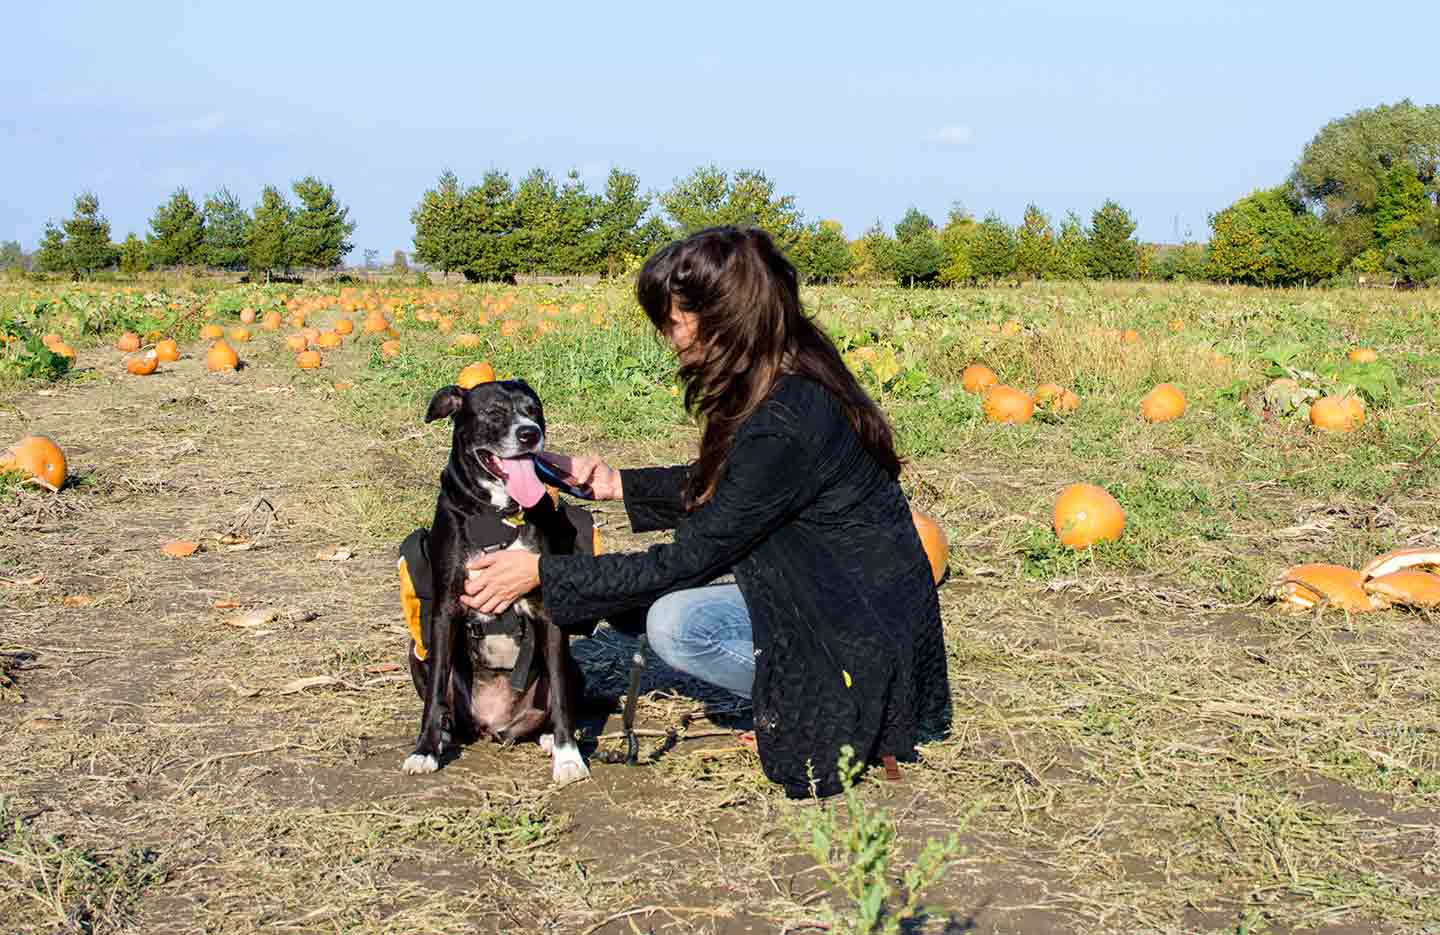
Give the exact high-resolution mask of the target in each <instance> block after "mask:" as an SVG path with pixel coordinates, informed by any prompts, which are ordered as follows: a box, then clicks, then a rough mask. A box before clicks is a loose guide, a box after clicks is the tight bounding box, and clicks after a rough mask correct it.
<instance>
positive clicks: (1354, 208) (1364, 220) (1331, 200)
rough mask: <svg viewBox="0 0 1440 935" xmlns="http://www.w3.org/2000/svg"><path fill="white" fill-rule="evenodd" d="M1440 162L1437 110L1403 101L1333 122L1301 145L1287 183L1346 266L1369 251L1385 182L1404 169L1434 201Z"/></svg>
mask: <svg viewBox="0 0 1440 935" xmlns="http://www.w3.org/2000/svg"><path fill="white" fill-rule="evenodd" d="M1437 162H1440V106H1430V107H1419V106H1417V105H1415V104H1414V103H1412V102H1411V101H1410V100H1409V99H1408V98H1407V99H1405V100H1402V101H1400V102H1399V103H1397V104H1394V105H1385V104H1382V105H1380V106H1378V107H1372V108H1368V109H1364V110H1357V111H1355V112H1354V113H1351V114H1347V115H1346V116H1344V117H1341V118H1338V119H1336V120H1332V121H1330V122H1329V123H1327V124H1326V125H1325V126H1324V127H1321V129H1320V132H1318V133H1316V134H1315V137H1314V138H1313V139H1312V140H1311V141H1310V142H1309V143H1308V144H1306V146H1305V149H1304V151H1302V152H1301V154H1300V158H1299V160H1298V161H1297V162H1296V164H1295V169H1294V171H1293V172H1292V173H1291V176H1290V182H1291V184H1292V185H1293V186H1294V188H1295V190H1296V191H1297V192H1298V193H1299V195H1300V197H1301V198H1302V199H1304V200H1305V202H1306V203H1307V204H1308V205H1309V206H1311V207H1313V208H1317V209H1319V210H1320V211H1321V215H1322V217H1323V219H1324V220H1325V223H1326V225H1327V226H1328V227H1329V229H1330V232H1331V237H1332V239H1333V240H1334V241H1335V243H1336V245H1337V247H1338V248H1339V249H1340V251H1341V260H1342V261H1343V262H1347V263H1348V262H1349V261H1350V260H1351V258H1353V257H1355V256H1357V255H1359V254H1360V253H1361V252H1363V251H1365V250H1366V249H1368V248H1369V247H1370V246H1371V243H1372V241H1373V238H1374V237H1375V236H1376V230H1375V228H1376V223H1375V221H1374V218H1373V215H1374V214H1375V212H1376V210H1377V208H1378V206H1379V202H1380V197H1381V192H1382V190H1384V189H1385V187H1386V180H1387V177H1388V176H1389V175H1390V173H1391V171H1392V170H1393V169H1394V168H1396V167H1397V166H1409V167H1410V168H1412V169H1413V170H1414V172H1415V177H1416V178H1417V179H1418V180H1419V181H1420V183H1421V184H1422V185H1424V186H1425V187H1426V189H1427V190H1428V191H1429V192H1430V194H1431V197H1432V198H1433V197H1434V193H1435V186H1436V165H1437Z"/></svg>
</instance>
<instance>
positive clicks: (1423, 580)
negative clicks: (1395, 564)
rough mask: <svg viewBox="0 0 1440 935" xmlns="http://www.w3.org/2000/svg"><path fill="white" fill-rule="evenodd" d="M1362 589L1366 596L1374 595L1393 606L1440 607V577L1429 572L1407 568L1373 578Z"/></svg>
mask: <svg viewBox="0 0 1440 935" xmlns="http://www.w3.org/2000/svg"><path fill="white" fill-rule="evenodd" d="M1361 587H1363V588H1364V589H1365V593H1366V594H1370V595H1373V596H1375V597H1378V598H1380V599H1381V600H1384V601H1388V602H1389V603H1391V604H1404V605H1405V606H1407V607H1440V575H1435V574H1431V573H1430V572H1428V571H1419V570H1418V569H1414V568H1406V569H1404V570H1402V571H1392V572H1390V574H1388V575H1381V576H1380V577H1379V578H1371V579H1370V580H1368V581H1366V582H1364V583H1363V584H1362V585H1361Z"/></svg>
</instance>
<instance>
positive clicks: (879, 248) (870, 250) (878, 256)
mask: <svg viewBox="0 0 1440 935" xmlns="http://www.w3.org/2000/svg"><path fill="white" fill-rule="evenodd" d="M859 243H860V254H861V256H860V262H858V263H857V264H856V266H857V267H858V269H857V272H859V273H860V274H861V275H862V277H863V278H866V279H894V278H895V241H893V240H891V239H890V235H889V234H887V233H885V228H883V227H881V226H880V222H879V221H878V220H877V221H876V222H875V223H874V224H872V225H870V229H869V230H867V231H866V232H865V236H864V237H862V238H861V239H860V241H859Z"/></svg>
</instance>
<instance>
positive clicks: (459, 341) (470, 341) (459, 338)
mask: <svg viewBox="0 0 1440 935" xmlns="http://www.w3.org/2000/svg"><path fill="white" fill-rule="evenodd" d="M481 343H482V339H481V337H480V335H478V334H470V333H466V334H458V335H456V336H455V340H453V341H451V342H450V346H451V347H454V348H459V349H460V350H466V351H468V350H473V349H474V348H477V347H479V346H480V344H481Z"/></svg>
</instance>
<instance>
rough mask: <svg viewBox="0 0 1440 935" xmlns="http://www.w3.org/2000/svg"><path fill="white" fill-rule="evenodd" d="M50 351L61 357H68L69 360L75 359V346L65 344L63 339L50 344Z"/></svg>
mask: <svg viewBox="0 0 1440 935" xmlns="http://www.w3.org/2000/svg"><path fill="white" fill-rule="evenodd" d="M50 353H52V354H59V355H60V356H61V357H68V358H70V359H71V360H74V359H75V348H73V347H71V346H70V345H68V344H66V343H65V342H64V341H56V342H55V343H54V344H52V345H50Z"/></svg>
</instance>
